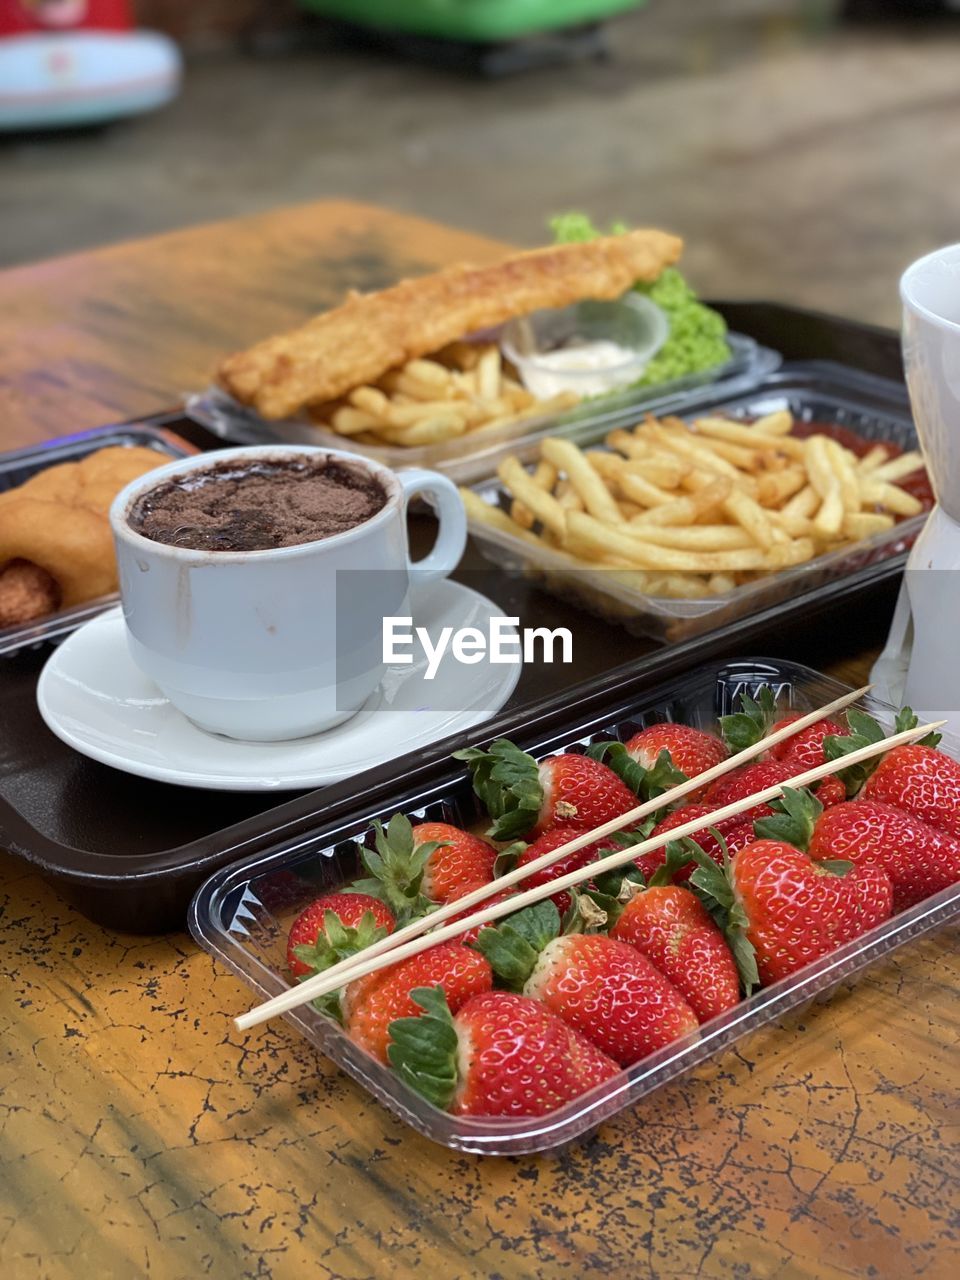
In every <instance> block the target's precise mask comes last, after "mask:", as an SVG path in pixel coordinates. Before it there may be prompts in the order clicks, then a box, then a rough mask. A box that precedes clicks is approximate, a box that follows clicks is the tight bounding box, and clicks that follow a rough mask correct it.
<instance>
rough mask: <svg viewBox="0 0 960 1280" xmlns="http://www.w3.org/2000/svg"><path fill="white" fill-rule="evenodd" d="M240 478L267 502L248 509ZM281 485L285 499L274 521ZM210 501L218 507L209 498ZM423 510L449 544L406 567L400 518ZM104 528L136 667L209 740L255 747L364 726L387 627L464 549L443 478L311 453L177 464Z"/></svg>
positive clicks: (462, 524)
mask: <svg viewBox="0 0 960 1280" xmlns="http://www.w3.org/2000/svg"><path fill="white" fill-rule="evenodd" d="M324 474H326V475H327V476H328V478H329V479H330V480H331V484H330V485H327V486H326V488H325V489H324V486H322V485H314V486H313V488H314V489H315V490H316V492H315V493H312V494H307V495H306V496H302V495H300V494H299V493H298V495H297V499H296V501H289V499H290V497H291V486H295V485H297V484H298V483H299V480H302V479H303V477H304V476H305V475H307V476H308V477H309V476H312V475H321V476H323V475H324ZM247 477H250V478H256V480H257V482H258V485H259V490H260V494H259V498H258V499H257V501H256V502H254V501H252V500H251V501H250V502H247V503H246V504H245V503H244V498H243V489H244V484H243V481H244V480H245V479H246V478H247ZM231 483H232V485H233V487H232V488H231V487H230V486H231ZM273 483H277V484H279V485H281V486H283V487H285V488H286V490H287V492H285V493H283V494H281V493H280V491H279V490H278V502H277V504H274V505H275V507H276V510H275V511H272V509H271V502H270V501H269V495H267V497H265V496H264V495H265V490H264V486H268V487H269V486H270V485H271V484H273ZM216 486H219V488H220V491H221V492H220V493H219V495H218V496H219V498H223V499H224V501H223V502H221V503H218V501H213V500H210V501H207V500H206V498H205V496H204V491H207V494H208V495H209V493H210V492H212V490H213V488H215V487H216ZM341 490H342V492H343V495H344V498H343V504H342V506H343V509H342V510H341V509H338V501H337V493H338V491H341ZM421 494H422V495H423V496H424V497H426V498H427V499H428V500H429V501H430V502H431V504H432V505H433V506H434V507H435V509H436V511H437V515H438V518H439V521H440V529H439V533H438V536H437V541H436V545H435V546H434V548H433V550H432V551H431V552H430V554H429V555H428V556H427V557H426V558H425V559H423V560H419V561H416V562H411V560H410V553H409V547H408V541H407V522H406V510H407V504H408V502H409V500H410V498H411V497H413V496H414V495H421ZM331 495H332V496H331ZM280 499H282V502H281V501H280ZM274 515H275V516H276V518H274ZM110 523H111V526H112V529H113V534H114V540H115V543H116V549H117V562H118V568H119V574H120V594H121V600H122V604H123V613H124V619H125V621H126V627H127V639H128V644H129V646H130V653H131V655H132V657H133V660H134V662H135V663H136V664H137V666H138V667H139V668H140V670H141V671H143V672H144V674H145V675H147V676H148V677H149V678H150V679H151V680H153V682H154V683H155V684H156V685H157V686H158V687H159V688H160V690H161V691H162V692H163V693H164V694H165V695H166V696H167V697H168V698H169V699H170V701H171V702H172V703H173V704H174V706H175V707H177V709H178V710H179V711H181V712H182V713H183V714H184V715H185V716H187V717H188V718H189V719H190V720H192V721H193V722H194V724H196V725H198V726H199V727H200V728H202V729H206V730H208V731H209V732H211V733H220V734H225V735H227V736H229V737H232V738H243V739H248V740H251V741H257V742H268V741H278V740H281V739H287V738H298V737H304V736H306V735H308V734H313V733H319V732H321V731H323V730H325V729H330V728H332V727H334V726H335V725H337V724H340V723H342V722H343V721H345V720H348V719H349V718H350V717H351V716H353V715H355V714H356V713H357V712H358V711H359V710H360V708H361V707H362V706H363V705H364V703H365V702H366V701H367V699H368V698H369V697H370V696H371V694H372V693H373V692H374V690H375V689H376V688H377V686H378V685H379V684H380V681H381V680H382V678H383V673H384V663H383V640H382V632H383V618H384V617H386V616H393V615H403V614H406V613H409V607H408V594H409V586H410V575H411V573H413V572H415V573H416V578H417V582H418V583H420V582H424V581H429V580H430V579H438V578H444V577H446V576H447V575H448V574H449V573H451V572H452V570H453V569H454V568H455V567H456V565H457V564H458V562H459V560H460V557H461V555H462V554H463V548H464V545H465V542H466V517H465V515H464V511H463V505H462V503H461V501H460V497H459V495H458V493H457V491H456V488H455V486H454V485H453V484H452V483H451V482H450V481H449V480H447V479H446V477H444V476H441V475H438V474H436V473H435V472H432V471H422V470H413V469H411V470H403V471H398V472H393V471H390V470H388V469H387V468H386V467H383V466H381V465H380V464H378V463H375V462H372V461H370V460H368V459H366V458H361V457H358V456H357V455H356V454H351V453H347V452H344V451H342V450H337V449H326V448H313V447H310V446H307V445H295V446H281V445H262V446H257V447H245V448H240V449H225V450H221V451H218V452H217V453H216V454H214V455H206V456H201V457H193V458H188V459H185V460H183V461H179V462H174V463H171V464H170V465H169V466H166V467H161V468H159V469H158V470H156V471H152V472H150V473H149V474H148V475H147V476H144V477H141V479H139V480H135V481H134V482H133V483H132V484H130V485H128V486H127V488H126V489H124V490H123V491H122V492H121V493H120V494H119V495H118V496H117V498H116V500H115V501H114V503H113V506H112V508H111V511H110ZM301 539H304V540H301ZM184 543H186V544H187V545H182V544H184Z"/></svg>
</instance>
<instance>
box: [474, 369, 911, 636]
mask: <svg viewBox="0 0 960 1280" xmlns="http://www.w3.org/2000/svg"><path fill="white" fill-rule="evenodd" d="M778 409H789V410H790V412H791V413H792V414H793V416H794V417H795V418H796V419H797V420H798V421H799V422H829V423H837V424H839V425H840V426H845V427H849V428H851V429H852V430H854V431H856V432H857V433H858V434H859V435H861V436H864V437H865V438H866V439H868V440H875V441H878V442H882V441H890V442H892V443H894V444H897V445H899V446H900V448H901V449H903V450H909V449H916V448H917V447H918V445H917V433H916V428H915V427H914V425H913V419H912V417H911V414H910V404H909V401H908V399H907V393H906V388H905V387H903V385H902V384H901V383H898V382H892V381H890V380H888V379H886V378H878V377H876V376H875V375H873V374H867V373H861V372H859V371H857V370H855V369H850V368H848V367H846V366H843V365H838V364H833V363H831V362H828V361H817V362H809V363H796V364H788V365H784V366H783V367H782V368H781V369H780V370H778V371H777V372H775V373H773V374H771V375H770V376H769V377H767V378H766V379H765V380H764V381H763V382H762V383H761V384H760V385H759V386H755V387H754V388H753V389H751V390H749V391H746V392H737V393H735V394H734V395H732V396H731V395H728V394H725V393H724V389H723V388H719V387H718V388H711V389H710V391H709V392H708V393H702V392H701V393H700V394H698V395H691V396H688V397H687V399H686V401H685V403H684V404H682V405H680V406H679V407H678V408H676V409H675V410H674V411H675V412H677V413H679V414H680V415H681V416H683V417H686V418H693V417H696V416H698V415H704V414H707V413H722V414H726V415H729V416H730V417H733V418H745V419H753V418H757V417H761V416H762V415H764V414H767V413H773V412H774V411H775V410H778ZM608 429H609V428H608V427H607V426H606V425H602V426H601V425H598V426H596V428H594V429H593V430H590V431H587V432H581V433H579V434H578V436H577V437H576V438H577V442H578V443H579V444H580V445H581V446H582V447H587V446H589V445H596V446H601V445H602V444H603V439H604V436H605V435H606V434H607V431H608ZM515 452H517V453H518V454H519V456H520V457H521V459H523V460H524V461H525V462H531V460H532V459H533V458H535V457H536V443H535V442H524V446H523V448H518V449H516V450H515ZM471 487H472V488H473V490H474V492H475V493H477V494H478V495H479V496H480V497H481V498H483V499H484V501H485V502H488V503H490V504H491V505H494V506H502V507H503V508H504V510H506V509H508V507H509V501H510V500H509V495H508V494H507V493H506V491H505V490H504V488H503V486H502V485H501V484H500V482H499V480H498V479H497V478H496V475H490V476H488V478H487V479H486V480H483V481H477V482H475V483H474V484H473V485H472V486H471ZM926 518H927V517H926V513H923V514H921V515H918V516H912V517H909V518H908V519H905V520H901V521H900V522H899V523H897V524H895V525H894V526H893V527H892V528H891V529H888V530H885V531H884V532H882V533H878V534H875V535H874V536H873V537H872V538H867V539H864V540H862V541H860V542H856V543H852V544H851V545H849V546H846V547H842V548H840V549H838V550H836V551H830V552H827V553H826V554H825V555H821V556H817V557H815V558H814V559H813V560H809V561H807V563H806V564H801V565H797V566H796V567H794V568H789V569H782V570H780V571H779V572H776V573H771V574H769V575H768V576H767V577H764V578H757V579H756V580H755V581H753V582H748V583H744V584H743V585H742V586H739V587H737V588H736V589H735V590H733V591H730V592H726V593H724V594H722V595H714V596H704V597H702V598H700V599H695V600H685V599H672V598H667V597H662V596H649V595H644V594H642V593H641V592H639V591H635V590H632V589H631V588H630V587H629V586H625V585H624V584H623V583H622V582H619V581H618V580H617V578H616V576H615V574H613V573H612V572H605V571H604V570H603V569H600V568H596V569H592V568H589V567H586V566H584V567H580V565H579V564H576V565H574V564H573V562H572V561H571V559H570V557H569V556H566V555H564V554H562V553H561V552H555V551H552V550H550V549H549V548H547V547H543V548H540V547H534V546H532V545H531V544H530V543H528V542H524V541H523V540H522V539H520V538H516V537H513V536H512V535H511V534H509V533H506V532H502V531H501V530H499V529H493V528H491V527H490V526H488V525H486V524H484V523H483V522H482V521H479V520H476V519H472V518H471V520H470V533H471V534H472V536H473V538H474V539H475V540H476V542H477V544H478V546H479V547H480V550H481V551H482V552H483V554H484V556H486V558H487V559H488V560H490V561H492V562H493V563H494V564H495V565H496V566H497V567H498V568H499V569H502V570H504V571H505V572H507V573H512V574H514V575H516V576H522V577H524V578H527V579H531V580H533V581H535V582H537V583H538V584H539V585H541V586H542V587H543V588H544V589H545V590H546V591H549V592H551V593H552V594H554V595H557V596H560V597H561V598H562V599H564V600H567V601H571V600H572V601H574V602H576V603H577V604H578V605H580V606H581V607H582V608H584V609H586V610H588V611H589V612H590V613H593V614H594V615H596V616H597V617H600V618H603V619H604V620H605V621H608V622H615V623H619V624H620V625H621V626H623V627H625V628H626V629H627V630H628V631H630V632H631V633H632V634H634V635H643V636H651V637H653V638H654V639H656V640H661V641H677V640H684V639H687V638H688V637H690V636H695V635H699V634H701V633H703V632H705V631H709V630H712V629H713V628H715V627H718V626H722V625H724V624H725V623H728V622H732V621H734V620H735V619H736V618H740V617H745V616H747V615H748V614H753V613H757V612H759V611H760V610H761V609H765V608H767V607H768V606H770V605H773V604H776V603H777V602H778V601H781V600H790V599H793V598H794V597H796V596H798V595H801V594H803V593H804V592H806V591H811V590H813V589H814V588H815V587H818V586H822V585H823V584H824V583H827V582H830V581H832V580H834V579H836V578H841V577H844V576H846V575H849V574H852V573H855V572H857V571H859V570H862V569H865V568H867V567H869V566H870V565H874V564H878V563H880V562H886V561H889V560H891V559H895V558H897V557H899V558H900V559H901V560H902V561H903V562H904V563H906V555H907V552H908V551H909V548H910V547H911V546H912V544H913V541H914V540H915V538H916V537H917V535H918V533H919V532H920V530H921V529H922V528H923V525H924V522H925V520H926Z"/></svg>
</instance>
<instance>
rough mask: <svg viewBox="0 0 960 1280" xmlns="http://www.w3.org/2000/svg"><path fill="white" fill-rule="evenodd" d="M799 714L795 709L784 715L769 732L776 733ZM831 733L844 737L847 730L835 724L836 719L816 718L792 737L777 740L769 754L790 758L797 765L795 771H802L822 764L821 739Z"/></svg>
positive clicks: (781, 758)
mask: <svg viewBox="0 0 960 1280" xmlns="http://www.w3.org/2000/svg"><path fill="white" fill-rule="evenodd" d="M801 715H802V713H801V712H799V711H797V712H795V713H794V714H793V715H791V716H784V718H783V719H782V720H778V721H777V722H776V724H775V725H773V726H772V727H771V729H770V732H771V733H776V732H777V730H778V729H783V728H784V727H785V726H786V725H788V724H793V723H794V722H795V721H797V720H799V719H800V718H801ZM831 734H833V735H835V736H836V737H839V738H842V737H846V734H847V731H846V729H844V728H843V726H842V725H839V724H837V722H836V720H830V719H827V720H818V721H816V723H815V724H808V725H807V727H806V728H805V729H801V730H800V732H799V733H795V734H794V735H793V737H792V738H786V739H785V740H784V741H783V742H778V743H777V744H776V745H775V746H773V747H771V748H770V755H771V757H772V758H773V759H774V760H792V761H793V763H794V764H796V766H797V768H796V770H795V772H796V773H802V772H803V771H804V770H805V769H814V768H816V766H817V765H818V764H823V762H824V760H825V759H826V756H825V755H824V754H823V740H824V738H828V737H830V735H831Z"/></svg>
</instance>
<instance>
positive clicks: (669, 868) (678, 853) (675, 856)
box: [648, 836, 703, 888]
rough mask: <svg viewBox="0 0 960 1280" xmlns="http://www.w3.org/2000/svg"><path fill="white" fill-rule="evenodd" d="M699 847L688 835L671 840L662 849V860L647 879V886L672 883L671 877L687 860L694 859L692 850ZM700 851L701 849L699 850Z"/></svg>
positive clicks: (691, 860)
mask: <svg viewBox="0 0 960 1280" xmlns="http://www.w3.org/2000/svg"><path fill="white" fill-rule="evenodd" d="M699 848H700V846H699V845H698V844H697V843H696V842H695V841H694V840H691V839H690V837H689V836H684V837H683V839H681V840H671V841H670V843H669V844H668V845H667V847H666V848H665V849H664V859H663V862H662V863H661V864H660V866H659V867H657V869H656V871H655V872H654V873H653V875H652V876H651V877H650V879H649V881H648V887H649V888H653V887H654V886H655V885H662V884H673V877H674V876H675V875H676V874H677V872H678V871H680V870H682V868H683V867H685V866H686V865H687V863H688V862H693V861H694V855H693V850H694V849H699ZM701 852H703V851H702V850H701Z"/></svg>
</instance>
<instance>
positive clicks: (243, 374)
mask: <svg viewBox="0 0 960 1280" xmlns="http://www.w3.org/2000/svg"><path fill="white" fill-rule="evenodd" d="M682 248H683V241H682V240H680V239H678V237H676V236H672V235H668V234H667V233H666V232H664V231H652V230H641V231H629V232H626V233H624V234H623V235H617V236H604V237H602V238H600V239H597V240H591V241H589V242H588V243H586V244H567V245H556V246H554V247H553V248H549V249H534V250H532V251H530V252H527V253H519V254H515V255H513V256H512V257H509V258H505V259H504V260H503V261H502V262H497V263H494V264H493V265H492V266H488V267H473V266H469V265H459V266H455V267H450V268H448V269H446V270H444V271H438V272H436V273H435V274H433V275H429V276H421V277H419V278H418V279H415V280H403V281H401V282H400V283H399V284H396V285H393V286H392V287H391V288H389V289H382V290H380V291H379V292H377V293H368V294H352V295H351V296H349V297H348V298H347V300H346V302H344V303H343V304H342V306H339V307H336V308H334V310H332V311H326V312H324V313H323V314H322V315H319V316H316V317H314V319H312V320H309V321H308V322H307V323H306V324H305V325H302V326H301V327H300V328H299V329H294V330H292V331H291V332H290V333H285V334H280V335H278V336H277V337H274V338H268V339H266V341H264V342H259V343H257V345H256V346H254V347H251V348H250V349H249V350H248V351H242V352H239V353H238V354H237V355H234V356H231V357H230V358H229V359H228V360H225V361H224V363H223V364H222V365H221V367H220V370H219V378H220V382H221V384H222V385H223V386H224V387H225V388H226V389H227V390H228V391H229V392H230V393H231V394H232V395H233V396H234V397H235V398H236V399H237V400H239V401H241V402H242V403H243V404H249V405H252V406H253V407H254V408H255V409H256V410H257V412H258V413H259V414H260V415H261V416H262V417H264V418H272V419H276V418H287V417H290V416H291V415H293V414H296V413H298V412H299V411H300V410H301V409H303V408H305V407H306V406H307V405H311V404H318V403H322V402H324V401H327V400H335V399H336V398H337V397H338V396H342V395H344V394H345V393H346V392H348V391H350V390H352V389H353V388H354V387H357V386H360V385H361V384H362V383H367V382H373V381H375V380H376V379H377V378H379V377H380V376H381V374H383V373H385V372H386V371H387V370H388V369H391V368H393V367H394V366H395V365H399V364H403V363H404V362H405V361H407V360H412V359H415V358H416V357H417V356H423V355H428V354H429V353H430V352H433V351H437V350H439V349H440V348H441V347H444V346H446V345H447V343H450V342H454V341H456V339H458V338H462V337H464V336H465V335H466V334H469V333H473V332H475V331H476V330H478V329H487V328H490V327H491V326H493V325H498V324H502V323H503V322H504V321H506V320H509V319H511V318H512V317H514V316H522V315H528V314H529V313H530V312H531V311H537V310H540V309H541V308H544V307H565V306H569V305H570V304H571V303H573V302H579V301H580V300H581V299H584V298H596V299H611V298H618V297H620V295H621V294H623V293H625V292H626V291H627V290H628V289H629V288H630V287H631V286H632V285H633V284H635V283H636V282H637V281H638V280H645V281H649V280H655V279H656V278H657V277H658V276H659V275H660V273H661V272H662V271H663V269H664V268H665V267H668V266H670V265H671V264H672V263H674V262H676V261H677V259H678V258H679V257H680V251H681V249H682Z"/></svg>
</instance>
